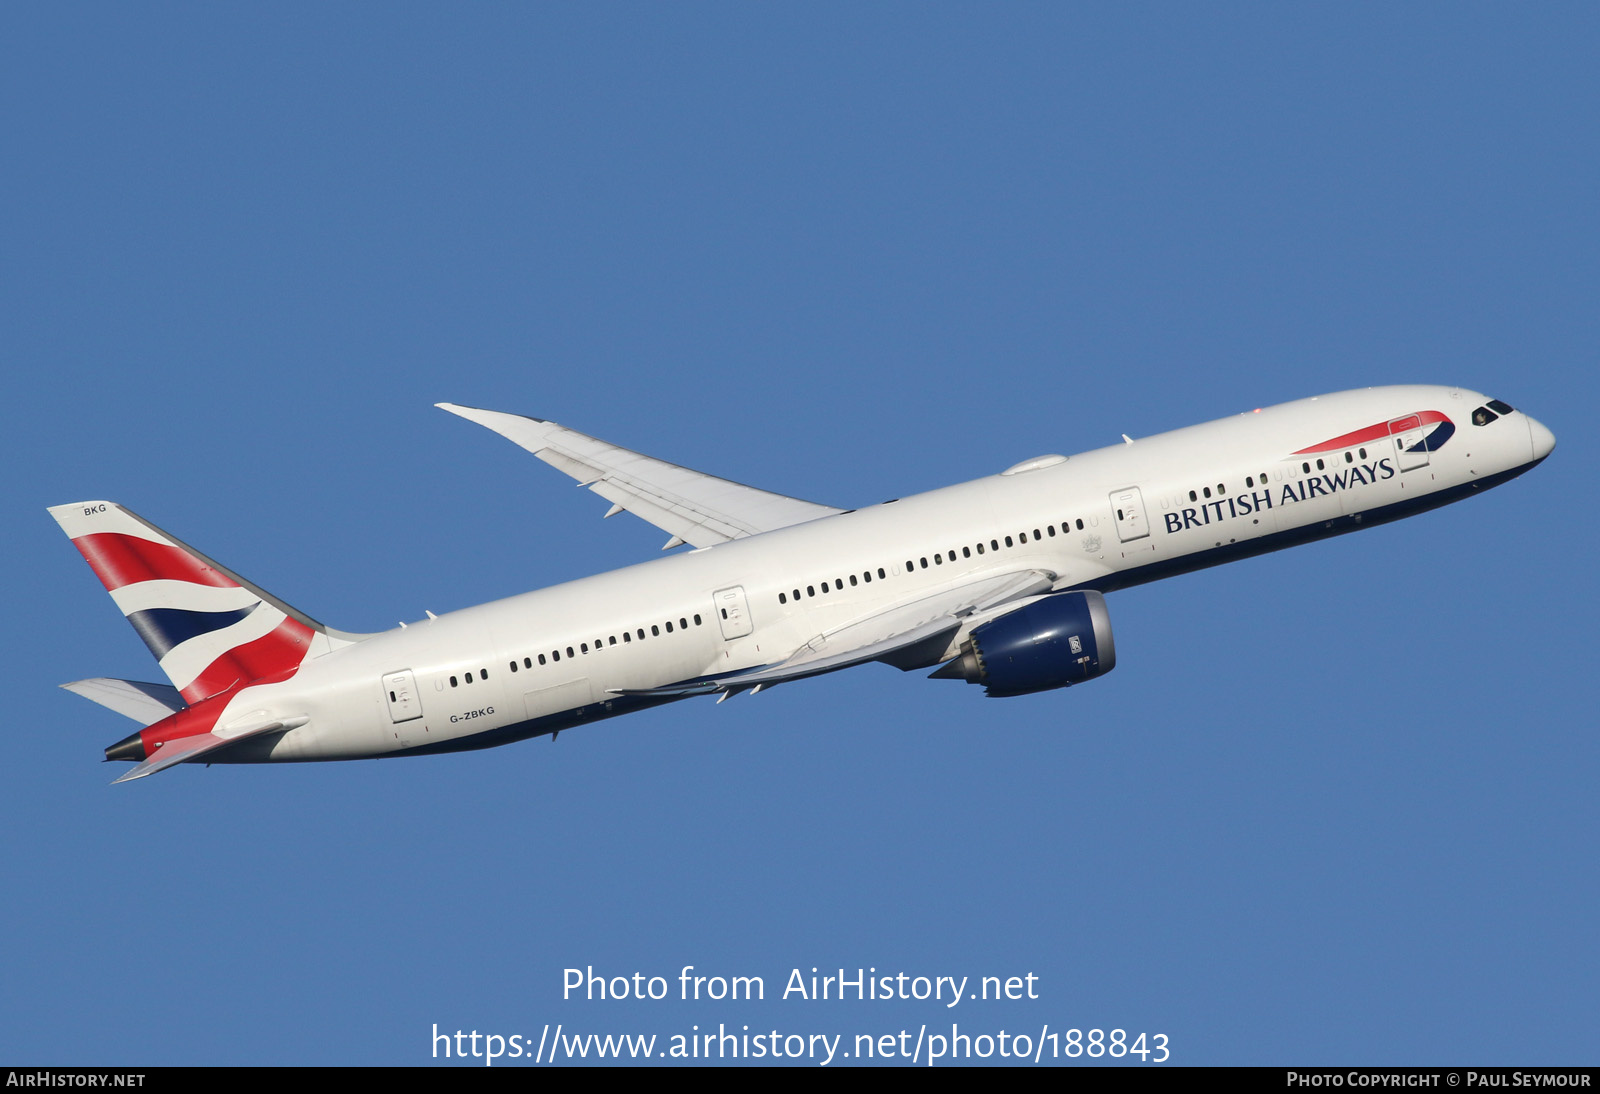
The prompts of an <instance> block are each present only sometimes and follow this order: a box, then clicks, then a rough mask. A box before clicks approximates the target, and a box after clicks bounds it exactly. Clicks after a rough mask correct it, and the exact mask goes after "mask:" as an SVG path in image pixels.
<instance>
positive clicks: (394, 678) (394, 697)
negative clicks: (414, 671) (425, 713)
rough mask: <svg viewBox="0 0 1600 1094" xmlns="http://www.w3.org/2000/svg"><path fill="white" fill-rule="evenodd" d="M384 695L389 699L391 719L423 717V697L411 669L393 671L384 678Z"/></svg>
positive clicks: (405, 720) (396, 720)
mask: <svg viewBox="0 0 1600 1094" xmlns="http://www.w3.org/2000/svg"><path fill="white" fill-rule="evenodd" d="M383 695H384V698H386V699H388V700H389V721H391V722H396V723H398V722H409V721H411V720H412V719H413V718H420V717H422V697H421V696H420V695H418V694H417V681H416V678H415V677H414V676H412V675H411V670H410V669H406V670H405V671H404V672H391V673H390V674H389V675H388V676H385V677H384V678H383Z"/></svg>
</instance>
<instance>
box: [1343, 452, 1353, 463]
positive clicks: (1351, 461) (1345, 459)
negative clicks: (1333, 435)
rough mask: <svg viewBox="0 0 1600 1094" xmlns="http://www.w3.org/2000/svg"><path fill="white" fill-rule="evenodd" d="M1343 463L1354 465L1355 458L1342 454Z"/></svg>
mask: <svg viewBox="0 0 1600 1094" xmlns="http://www.w3.org/2000/svg"><path fill="white" fill-rule="evenodd" d="M1344 462H1345V463H1355V462H1356V458H1355V457H1354V456H1352V455H1350V453H1348V452H1346V453H1345V454H1344Z"/></svg>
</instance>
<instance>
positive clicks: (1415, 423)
mask: <svg viewBox="0 0 1600 1094" xmlns="http://www.w3.org/2000/svg"><path fill="white" fill-rule="evenodd" d="M1389 436H1390V437H1391V438H1393V440H1394V459H1395V466H1396V467H1398V468H1399V469H1400V470H1402V471H1415V470H1416V469H1417V468H1419V467H1427V466H1428V446H1427V444H1426V443H1425V442H1424V441H1423V437H1422V419H1421V418H1419V417H1418V416H1417V415H1415V414H1409V415H1407V416H1406V417H1404V418H1396V419H1395V420H1394V421H1392V422H1390V423H1389Z"/></svg>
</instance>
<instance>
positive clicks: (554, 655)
mask: <svg viewBox="0 0 1600 1094" xmlns="http://www.w3.org/2000/svg"><path fill="white" fill-rule="evenodd" d="M550 660H552V661H559V660H561V651H560V650H551V651H550Z"/></svg>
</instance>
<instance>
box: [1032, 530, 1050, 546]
mask: <svg viewBox="0 0 1600 1094" xmlns="http://www.w3.org/2000/svg"><path fill="white" fill-rule="evenodd" d="M1051 534H1052V535H1054V533H1051ZM1042 538H1044V537H1042V536H1040V535H1039V529H1037V528H1035V529H1034V530H1033V541H1034V542H1035V543H1038V542H1039V540H1040V539H1042Z"/></svg>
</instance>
